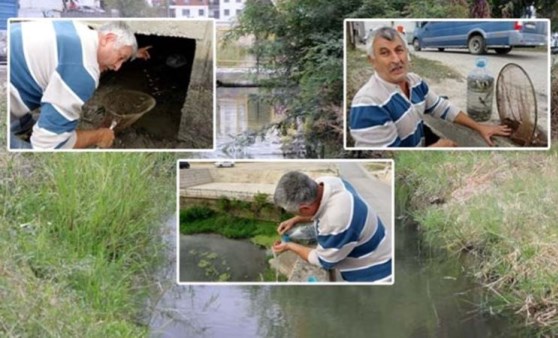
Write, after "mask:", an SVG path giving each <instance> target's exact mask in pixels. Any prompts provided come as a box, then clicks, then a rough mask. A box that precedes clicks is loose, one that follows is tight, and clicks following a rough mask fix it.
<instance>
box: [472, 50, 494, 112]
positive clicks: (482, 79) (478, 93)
mask: <svg viewBox="0 0 558 338" xmlns="http://www.w3.org/2000/svg"><path fill="white" fill-rule="evenodd" d="M486 64H487V60H486V59H485V58H477V59H476V60H475V65H476V67H475V68H474V69H473V70H472V71H471V72H470V73H469V75H468V76H467V113H468V114H469V116H471V118H472V119H473V120H475V121H479V122H482V121H488V120H490V116H491V115H492V98H493V96H494V76H492V74H490V72H489V71H488V69H487V68H486Z"/></svg>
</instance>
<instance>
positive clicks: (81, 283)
mask: <svg viewBox="0 0 558 338" xmlns="http://www.w3.org/2000/svg"><path fill="white" fill-rule="evenodd" d="M163 157H164V156H158V155H153V154H150V155H147V154H57V156H52V155H47V156H45V155H43V154H34V155H29V156H27V155H25V156H21V157H17V158H16V157H14V159H16V161H15V162H14V163H13V166H12V167H10V168H9V169H8V170H9V180H10V184H8V185H2V189H0V198H1V200H0V232H2V233H3V236H1V237H0V257H2V258H1V259H0V271H1V273H0V285H1V287H0V298H1V299H2V302H0V318H3V320H2V325H0V335H4V334H6V335H8V336H42V335H49V336H99V337H100V336H125V337H137V336H144V335H146V334H147V332H146V328H145V327H141V326H138V324H137V323H138V321H139V318H140V317H141V316H142V315H143V313H142V312H143V311H144V310H143V304H144V301H145V297H146V296H147V295H148V294H149V292H150V288H151V287H152V273H153V270H154V268H155V267H156V266H157V265H158V264H160V262H161V260H162V258H163V256H162V253H163V250H162V249H163V248H162V241H161V238H160V227H159V226H157V224H160V223H161V222H162V217H163V216H164V215H167V214H170V213H171V208H172V205H173V202H174V196H173V193H172V192H173V191H174V188H173V187H174V178H173V177H172V176H171V175H168V174H167V172H168V167H172V166H173V162H172V161H171V162H167V158H166V157H165V158H163ZM30 164H32V168H33V170H29V171H27V170H24V168H26V166H28V165H30ZM162 167H164V168H162ZM3 170H4V169H3ZM154 201H157V203H154ZM21 225H24V226H21ZM2 290H11V291H10V292H7V293H5V292H4V291H2ZM14 290H18V291H17V292H13V291H14Z"/></svg>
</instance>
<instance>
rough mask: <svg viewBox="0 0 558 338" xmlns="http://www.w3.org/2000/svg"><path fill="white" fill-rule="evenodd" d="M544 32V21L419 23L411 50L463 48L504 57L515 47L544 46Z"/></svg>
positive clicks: (545, 31)
mask: <svg viewBox="0 0 558 338" xmlns="http://www.w3.org/2000/svg"><path fill="white" fill-rule="evenodd" d="M547 32H548V25H547V22H546V21H534V20H529V21H527V20H513V21H511V20H506V21H504V20H499V21H422V22H420V23H418V25H417V27H416V28H415V31H414V34H413V47H414V49H415V50H416V51H420V50H422V49H424V48H437V49H438V50H439V51H444V49H446V48H461V49H465V48H466V49H468V50H469V53H471V54H486V52H487V51H488V49H494V51H496V53H498V54H507V53H509V52H510V51H511V50H512V48H515V47H537V46H545V45H546V43H547Z"/></svg>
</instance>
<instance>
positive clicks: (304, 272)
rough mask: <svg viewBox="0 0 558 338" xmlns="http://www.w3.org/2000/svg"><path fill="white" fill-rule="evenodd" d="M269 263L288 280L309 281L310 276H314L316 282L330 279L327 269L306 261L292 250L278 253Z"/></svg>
mask: <svg viewBox="0 0 558 338" xmlns="http://www.w3.org/2000/svg"><path fill="white" fill-rule="evenodd" d="M269 265H270V266H271V267H272V268H273V269H278V270H279V272H280V273H281V274H283V275H285V276H287V277H288V282H308V278H310V277H314V278H315V279H316V282H329V281H330V280H329V274H328V272H327V271H326V270H324V269H322V268H319V267H317V266H314V265H312V264H310V263H308V262H306V261H305V260H303V259H302V258H300V257H298V256H297V255H296V254H295V253H293V252H291V251H286V252H283V253H281V254H279V255H277V259H274V258H272V259H270V260H269Z"/></svg>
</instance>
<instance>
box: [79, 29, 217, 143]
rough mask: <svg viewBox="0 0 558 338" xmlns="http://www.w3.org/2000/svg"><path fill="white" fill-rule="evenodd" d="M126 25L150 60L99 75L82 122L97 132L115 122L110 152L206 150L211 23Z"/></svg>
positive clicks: (209, 137) (210, 112)
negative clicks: (115, 150) (129, 150)
mask: <svg viewBox="0 0 558 338" xmlns="http://www.w3.org/2000/svg"><path fill="white" fill-rule="evenodd" d="M96 24H97V23H95V25H96ZM127 24H128V25H129V26H130V27H131V28H132V30H134V32H135V36H136V40H137V42H138V47H139V48H142V47H146V46H151V48H150V49H149V54H150V56H151V57H150V59H149V60H141V59H136V60H133V61H129V62H126V63H124V64H123V65H122V67H121V69H120V70H119V71H117V72H108V73H106V74H103V75H102V77H101V79H100V83H99V87H98V89H97V92H96V94H95V95H94V97H93V99H92V100H90V102H88V104H87V105H86V108H84V110H85V111H84V116H85V117H86V121H88V123H90V124H91V125H92V126H94V127H97V126H99V125H100V124H101V123H103V121H105V122H104V124H105V125H108V124H107V123H106V121H107V120H109V119H116V120H117V122H118V124H117V125H116V128H115V132H117V134H116V140H115V143H114V146H113V147H114V148H127V149H144V148H154V149H211V148H212V147H213V30H214V28H213V23H212V22H210V21H188V22H169V21H164V22H162V21H130V22H127ZM155 101H156V104H154V105H153V106H152V107H150V106H151V105H152V104H153V103H154V102H155ZM148 108H150V109H148ZM109 124H110V123H109Z"/></svg>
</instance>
